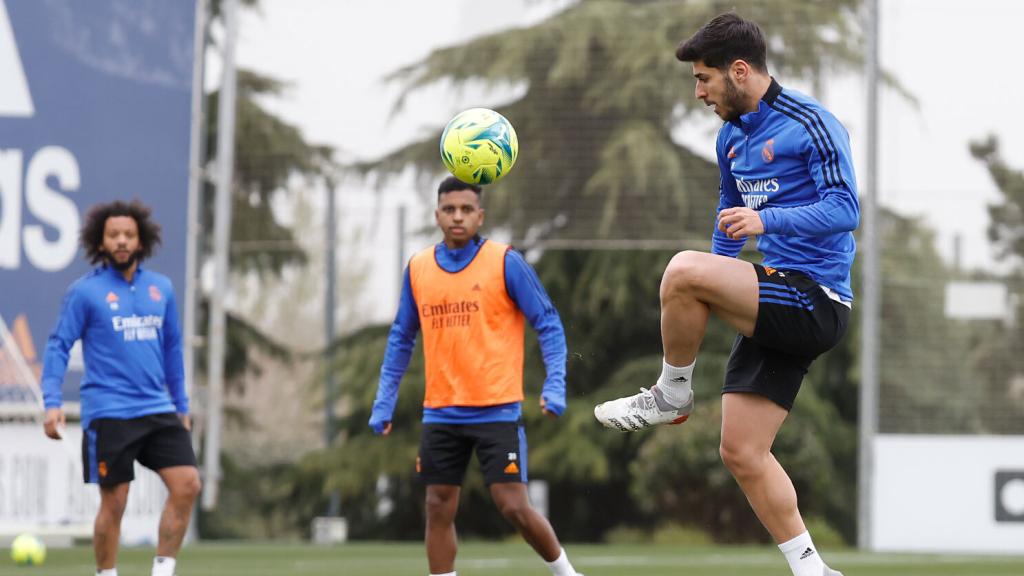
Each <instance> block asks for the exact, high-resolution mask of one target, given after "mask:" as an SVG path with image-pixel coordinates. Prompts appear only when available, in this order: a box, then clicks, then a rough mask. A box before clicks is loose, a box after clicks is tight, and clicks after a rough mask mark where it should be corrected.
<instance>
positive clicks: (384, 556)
mask: <svg viewBox="0 0 1024 576" xmlns="http://www.w3.org/2000/svg"><path fill="white" fill-rule="evenodd" d="M568 550H569V554H570V557H571V558H572V559H573V562H574V564H575V566H576V569H577V570H580V571H581V572H583V573H584V574H586V576H613V575H614V576H632V575H636V576H789V570H788V569H787V568H786V565H785V560H783V558H782V556H781V554H779V552H778V550H776V549H775V548H773V547H746V546H744V547H725V546H722V547H684V546H670V545H572V544H570V545H569V548H568ZM2 552H3V557H2V558H0V575H3V576H6V575H11V576H58V575H59V576H91V575H92V574H93V573H94V572H93V570H94V568H93V563H92V548H90V547H77V548H71V549H51V550H50V551H49V555H48V557H47V559H46V564H45V565H43V566H36V567H31V568H19V567H16V566H14V565H13V564H12V563H11V561H10V552H9V550H2ZM824 555H825V558H826V559H827V560H828V561H829V562H830V563H831V564H832V565H833V566H834V567H835V568H838V569H841V570H842V571H843V573H844V574H845V576H953V575H957V576H1010V575H1014V576H1021V575H1024V557H1022V556H1016V557H992V556H933V555H909V554H865V553H861V552H857V551H853V550H842V551H838V550H825V551H824ZM152 562H153V549H151V548H132V549H127V550H123V551H122V553H121V558H120V561H119V562H118V567H117V568H118V570H117V571H118V574H119V575H120V576H148V575H149V569H150V566H151V565H152ZM457 568H458V571H459V576H545V575H548V574H550V573H549V572H548V571H547V569H545V568H544V566H543V565H542V564H541V563H540V559H539V558H537V557H536V556H534V555H533V552H532V551H531V550H530V549H529V548H527V547H526V545H525V544H522V543H519V542H515V543H508V544H493V543H487V544H485V543H474V542H469V543H463V544H462V545H461V546H460V549H459V563H458V566H457ZM178 574H179V575H180V576H215V575H216V576H263V575H266V576H289V575H291V576H427V563H426V559H425V557H424V553H423V547H422V545H420V544H418V543H405V542H403V543H373V544H362V543H360V544H345V545H341V546H335V547H318V546H311V545H301V544H297V545H287V544H259V543H256V544H253V543H237V544H200V545H192V546H188V547H187V548H186V549H185V550H184V551H182V554H181V557H180V559H179V564H178Z"/></svg>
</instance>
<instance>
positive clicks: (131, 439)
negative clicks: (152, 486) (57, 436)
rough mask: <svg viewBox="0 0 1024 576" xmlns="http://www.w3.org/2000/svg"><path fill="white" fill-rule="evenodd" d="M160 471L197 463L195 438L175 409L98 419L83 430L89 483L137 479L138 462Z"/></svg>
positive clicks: (86, 476) (84, 456)
mask: <svg viewBox="0 0 1024 576" xmlns="http://www.w3.org/2000/svg"><path fill="white" fill-rule="evenodd" d="M136 460H138V461H139V464H142V465H143V466H145V467H146V468H149V469H150V470H153V471H156V470H160V469H161V468H169V467H171V466H195V465H196V455H195V452H193V451H192V437H191V435H190V434H189V432H188V430H186V429H185V426H184V425H182V423H181V419H180V418H179V417H178V415H177V414H175V413H174V412H168V413H165V414H150V415H149V416H141V417H139V418H131V419H128V420H121V419H117V418H98V419H96V420H93V421H92V422H90V423H89V428H88V429H86V430H83V431H82V472H83V476H84V477H85V482H86V484H95V483H99V484H100V485H101V486H114V485H117V484H123V483H125V482H131V481H132V480H134V479H135V461H136Z"/></svg>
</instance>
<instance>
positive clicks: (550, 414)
mask: <svg viewBox="0 0 1024 576" xmlns="http://www.w3.org/2000/svg"><path fill="white" fill-rule="evenodd" d="M540 411H541V413H542V414H544V415H545V416H547V417H548V418H551V419H552V420H554V419H555V418H558V414H555V413H554V412H552V411H551V410H548V402H547V400H545V399H544V397H543V396H541V397H540Z"/></svg>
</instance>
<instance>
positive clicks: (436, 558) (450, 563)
mask: <svg viewBox="0 0 1024 576" xmlns="http://www.w3.org/2000/svg"><path fill="white" fill-rule="evenodd" d="M460 491H461V488H460V487H458V486H453V485H447V484H430V485H428V486H427V506H426V507H427V534H426V544H427V564H428V565H429V566H430V573H431V574H446V573H448V572H454V571H455V553H456V551H457V549H458V539H457V537H456V535H455V513H456V512H457V511H458V509H459V493H460Z"/></svg>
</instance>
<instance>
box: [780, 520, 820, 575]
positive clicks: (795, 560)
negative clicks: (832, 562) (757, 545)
mask: <svg viewBox="0 0 1024 576" xmlns="http://www.w3.org/2000/svg"><path fill="white" fill-rule="evenodd" d="M779 550H781V551H782V553H783V555H785V556H786V561H787V562H789V569H790V570H792V571H793V576H821V573H822V572H824V571H825V562H824V561H823V560H822V559H821V556H819V555H818V550H817V548H815V547H814V542H811V534H810V533H809V532H806V531H805V532H804V533H803V534H801V535H799V536H797V537H796V538H793V539H792V540H790V541H789V542H783V543H782V544H779Z"/></svg>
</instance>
